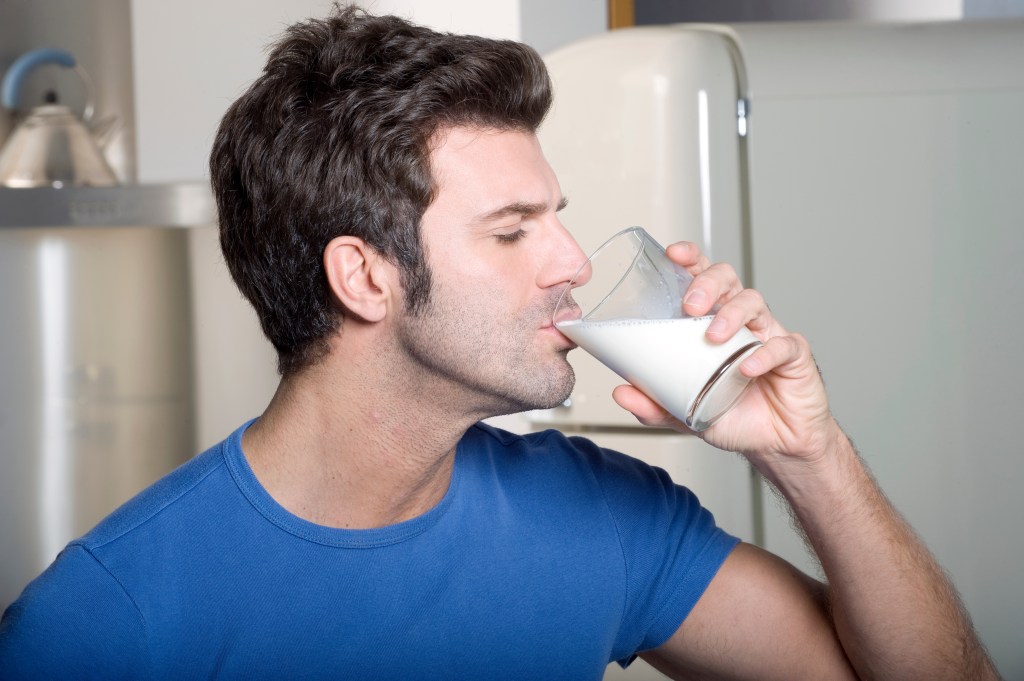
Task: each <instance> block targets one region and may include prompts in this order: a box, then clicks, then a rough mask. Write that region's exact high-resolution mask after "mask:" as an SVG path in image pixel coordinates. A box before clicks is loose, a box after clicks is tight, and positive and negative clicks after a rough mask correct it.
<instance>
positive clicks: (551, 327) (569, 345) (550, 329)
mask: <svg viewBox="0 0 1024 681" xmlns="http://www.w3.org/2000/svg"><path fill="white" fill-rule="evenodd" d="M559 321H563V320H559ZM565 321H568V320H565ZM540 331H541V333H549V334H552V335H554V336H556V337H557V338H558V339H559V340H561V341H562V343H561V344H562V345H565V346H566V349H569V350H572V349H573V348H575V347H577V345H576V343H574V342H573V341H572V339H571V338H569V337H568V336H566V335H565V334H564V333H562V332H561V331H559V330H558V327H556V326H555V324H554V323H551V324H548V325H547V326H542V327H541V328H540Z"/></svg>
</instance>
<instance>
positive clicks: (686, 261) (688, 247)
mask: <svg viewBox="0 0 1024 681" xmlns="http://www.w3.org/2000/svg"><path fill="white" fill-rule="evenodd" d="M665 255H667V256H668V259H669V260H671V261H672V262H674V263H675V264H677V265H679V266H681V267H682V268H683V269H685V270H686V271H687V272H689V273H690V274H692V275H694V276H696V275H698V274H700V273H701V272H703V271H704V270H706V269H707V268H709V267H711V261H710V260H708V258H707V256H706V255H704V254H703V253H701V251H700V248H699V247H698V246H697V244H695V243H693V242H692V241H679V242H676V243H674V244H670V245H669V247H668V248H666V249H665Z"/></svg>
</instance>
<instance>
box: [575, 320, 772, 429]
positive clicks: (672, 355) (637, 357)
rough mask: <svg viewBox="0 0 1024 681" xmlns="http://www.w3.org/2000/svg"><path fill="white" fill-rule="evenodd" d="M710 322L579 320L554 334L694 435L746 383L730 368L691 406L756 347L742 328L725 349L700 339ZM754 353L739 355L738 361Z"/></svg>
mask: <svg viewBox="0 0 1024 681" xmlns="http://www.w3.org/2000/svg"><path fill="white" fill-rule="evenodd" d="M712 318H713V317H712V316H711V315H708V316H705V317H691V318H686V319H616V320H612V321H603V322H581V321H579V320H574V321H569V322H563V323H559V324H557V327H558V330H559V331H561V332H562V333H564V334H565V335H566V336H568V337H569V338H571V339H572V340H573V342H575V343H576V344H577V345H579V346H580V347H581V348H583V349H584V350H586V351H587V352H589V353H590V354H591V355H593V356H594V357H596V358H597V359H598V360H600V361H601V363H602V364H604V365H605V366H607V367H608V368H609V369H611V370H612V371H614V372H615V373H617V374H618V375H619V376H621V377H622V378H624V379H625V380H627V381H629V382H630V383H632V384H633V385H635V386H636V387H637V388H639V389H640V390H643V391H644V392H645V393H646V394H647V395H649V396H650V397H651V398H653V399H654V400H655V401H656V402H657V403H658V404H660V405H661V406H663V407H664V408H665V409H667V410H668V411H669V412H670V413H671V414H672V415H673V416H675V417H676V418H678V419H679V420H681V421H683V422H684V423H686V424H687V425H688V426H689V427H691V428H693V429H694V430H703V429H704V428H707V427H708V426H709V425H710V424H711V423H713V422H714V420H715V419H716V418H717V417H718V416H720V415H721V414H722V413H724V412H725V411H726V410H727V409H728V408H729V407H731V406H732V404H733V403H734V402H735V401H736V399H737V398H739V396H740V395H741V394H742V392H743V389H744V388H745V387H746V385H747V383H748V380H747V379H746V378H745V377H744V376H743V375H741V374H740V373H739V371H738V370H737V367H738V365H739V363H740V360H737V361H735V362H734V363H733V364H732V365H731V371H727V372H726V373H725V375H724V376H722V377H721V378H719V379H718V380H717V381H716V382H715V384H714V388H713V389H712V390H709V391H707V392H706V393H705V395H704V397H703V398H702V399H701V401H700V403H699V404H697V405H696V408H695V406H694V400H695V399H696V398H697V397H698V396H699V395H700V394H701V391H703V390H704V389H705V386H706V385H707V384H708V382H709V381H710V380H711V379H712V378H713V377H714V376H715V374H716V372H718V370H719V368H720V367H721V366H722V365H723V364H724V363H726V362H728V360H729V358H730V357H732V356H733V355H735V354H736V353H738V352H740V351H741V350H743V348H745V347H747V346H749V345H750V344H751V343H758V341H757V338H756V337H755V336H754V334H752V333H751V332H750V330H749V329H746V328H742V329H740V331H739V332H738V333H737V334H736V335H735V336H733V337H732V338H730V339H729V340H728V341H726V342H725V343H720V344H715V343H712V342H710V341H709V340H708V339H707V338H706V337H705V335H704V334H705V332H707V330H708V326H709V325H710V324H711V320H712ZM754 349H756V348H750V349H749V350H747V351H746V352H744V353H742V355H741V356H740V357H741V359H742V358H744V357H746V355H748V354H750V353H751V352H753V351H754Z"/></svg>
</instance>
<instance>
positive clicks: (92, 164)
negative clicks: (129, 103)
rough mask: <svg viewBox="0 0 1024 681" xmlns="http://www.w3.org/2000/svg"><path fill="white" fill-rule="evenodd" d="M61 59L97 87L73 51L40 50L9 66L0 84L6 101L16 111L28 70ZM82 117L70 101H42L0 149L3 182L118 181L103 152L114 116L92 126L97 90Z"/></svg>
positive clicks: (107, 183) (75, 183)
mask: <svg viewBox="0 0 1024 681" xmlns="http://www.w3.org/2000/svg"><path fill="white" fill-rule="evenodd" d="M43 64H58V65H60V66H63V67H66V68H71V69H75V71H76V72H77V73H78V74H79V76H81V78H82V79H83V81H84V82H85V85H86V89H87V90H91V85H92V82H91V79H90V78H89V75H88V74H87V73H86V72H85V70H84V69H82V68H81V67H80V66H78V65H77V63H76V60H75V58H74V56H73V55H71V54H70V53H68V52H64V51H62V50H54V49H39V50H32V51H31V52H26V53H25V54H23V55H21V56H20V57H19V58H18V59H17V60H15V62H14V63H13V64H11V67H10V68H9V69H8V71H7V73H6V75H5V76H4V79H3V83H2V84H0V100H2V103H3V106H4V107H6V108H8V109H10V110H12V111H14V110H15V109H17V107H18V93H19V91H20V90H21V84H22V82H23V81H24V80H25V78H26V77H27V76H28V74H29V73H30V72H31V71H32V70H33V69H35V68H36V67H37V66H41V65H43ZM87 99H88V102H87V103H86V106H85V111H84V112H83V115H82V120H79V119H78V117H77V116H76V115H75V114H74V113H73V112H72V111H71V110H70V109H69V108H68V107H66V106H63V105H60V104H56V103H52V102H51V103H47V104H44V105H42V106H37V107H35V108H34V109H32V111H31V112H29V114H28V116H27V117H26V118H25V120H23V121H22V122H21V124H20V125H18V127H17V128H15V130H14V132H13V133H11V136H10V139H8V141H7V143H6V144H5V145H4V146H3V149H2V150H0V186H5V187H63V186H91V187H109V186H112V185H116V184H117V183H118V182H117V175H115V173H114V171H113V169H112V168H111V167H110V164H109V163H107V160H106V158H104V156H103V152H102V151H101V149H100V147H101V144H100V142H101V139H102V138H103V136H104V135H105V134H107V133H109V132H110V128H111V127H112V125H113V123H114V121H113V120H110V121H108V122H106V123H105V124H104V125H103V126H101V127H103V128H104V129H102V130H93V129H90V128H89V127H87V124H89V123H90V122H91V119H92V114H93V105H92V98H91V92H89V96H88V97H87Z"/></svg>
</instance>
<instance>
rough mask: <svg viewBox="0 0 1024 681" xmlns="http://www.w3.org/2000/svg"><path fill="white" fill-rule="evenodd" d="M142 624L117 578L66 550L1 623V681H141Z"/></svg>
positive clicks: (75, 549) (144, 674) (79, 550)
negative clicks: (70, 680) (59, 680)
mask: <svg viewBox="0 0 1024 681" xmlns="http://www.w3.org/2000/svg"><path fill="white" fill-rule="evenodd" d="M149 672H150V670H149V667H148V651H147V646H146V641H145V623H144V621H143V619H142V615H141V613H140V612H139V610H138V608H136V606H135V604H134V603H133V602H132V600H131V598H130V597H129V596H128V594H127V593H125V591H124V589H123V588H122V587H121V585H120V584H118V582H117V580H116V579H114V577H113V576H112V575H111V574H110V573H109V572H107V570H106V569H105V568H104V567H103V566H102V565H101V564H100V563H99V562H98V561H97V560H96V559H95V558H94V557H93V556H92V554H91V553H89V552H88V551H87V550H86V549H85V548H83V547H81V546H77V545H73V546H69V547H68V548H67V549H65V550H64V551H63V552H62V553H61V555H60V556H58V558H57V560H56V561H54V563H53V565H51V566H50V567H49V568H47V570H46V571H45V572H44V573H43V574H42V575H40V576H39V578H37V579H36V580H35V581H33V582H32V583H31V584H29V586H28V587H27V588H26V589H25V591H24V593H22V595H21V597H20V598H18V600H16V601H15V602H14V603H12V604H11V605H10V606H9V607H8V608H7V610H6V611H5V612H4V615H3V620H0V678H2V679H4V680H5V681H7V680H10V681H17V680H20V679H46V678H54V679H57V678H74V679H144V678H148V677H149Z"/></svg>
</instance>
